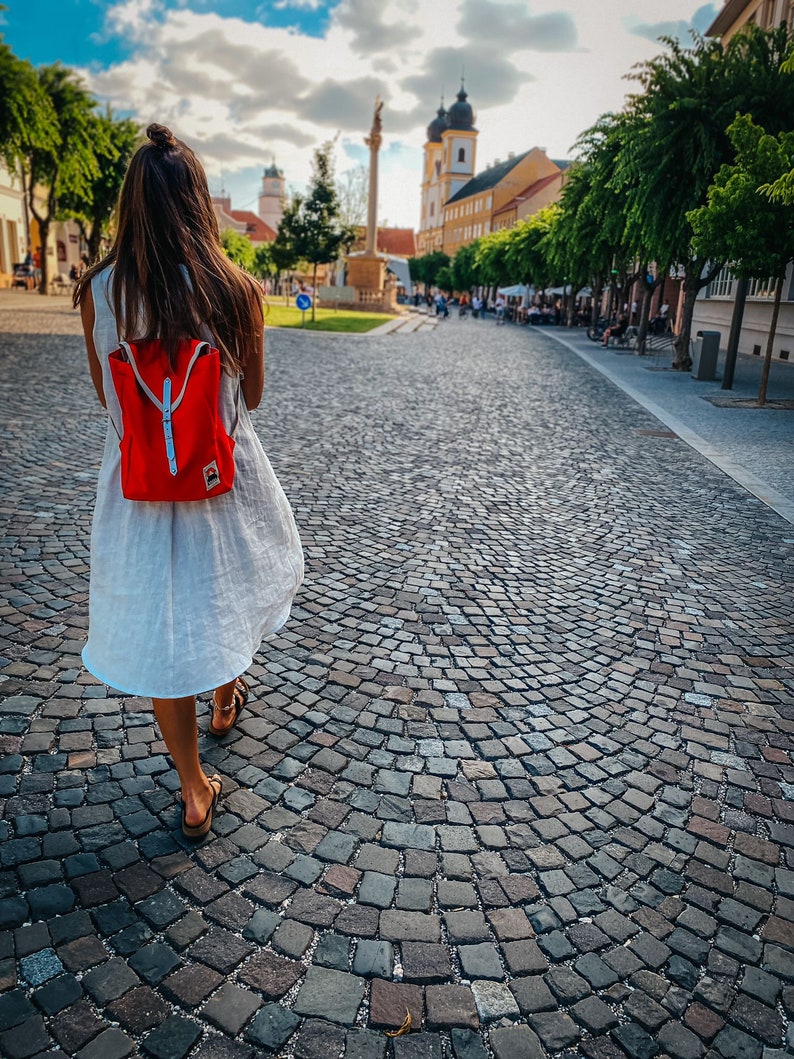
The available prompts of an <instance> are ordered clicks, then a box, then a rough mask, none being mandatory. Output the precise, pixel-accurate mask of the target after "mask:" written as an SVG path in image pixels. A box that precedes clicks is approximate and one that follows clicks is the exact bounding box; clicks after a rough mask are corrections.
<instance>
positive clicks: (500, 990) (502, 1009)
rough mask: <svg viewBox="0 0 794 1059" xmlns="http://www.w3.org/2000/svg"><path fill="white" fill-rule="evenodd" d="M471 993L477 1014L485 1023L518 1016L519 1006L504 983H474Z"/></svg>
mask: <svg viewBox="0 0 794 1059" xmlns="http://www.w3.org/2000/svg"><path fill="white" fill-rule="evenodd" d="M471 991H472V993H473V994H474V1002H475V1003H476V1005H477V1013H478V1014H479V1016H480V1019H481V1020H482V1021H483V1022H493V1021H494V1020H495V1019H501V1018H516V1017H517V1016H518V1014H519V1010H518V1004H517V1003H516V1000H515V998H514V996H513V994H512V993H511V992H510V990H509V989H508V988H507V986H506V985H504V984H503V983H502V982H490V981H477V982H472V983H471Z"/></svg>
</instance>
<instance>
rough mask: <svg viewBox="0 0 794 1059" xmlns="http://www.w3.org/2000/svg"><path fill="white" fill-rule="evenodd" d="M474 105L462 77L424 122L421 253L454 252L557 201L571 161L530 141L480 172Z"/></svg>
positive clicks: (419, 239) (419, 235) (418, 238)
mask: <svg viewBox="0 0 794 1059" xmlns="http://www.w3.org/2000/svg"><path fill="white" fill-rule="evenodd" d="M474 122H475V113H474V109H473V107H472V105H471V103H469V101H468V94H467V92H466V89H465V87H464V85H463V83H461V87H460V91H459V92H458V94H457V96H456V98H455V102H454V103H453V104H452V106H451V107H450V108H449V110H445V109H444V104H443V101H442V103H441V106H440V107H439V108H438V111H437V112H436V116H435V117H434V118H433V120H432V121H431V122H430V124H429V125H428V126H427V140H426V142H425V146H424V159H423V170H422V205H421V216H420V222H419V231H418V233H417V238H416V242H417V254H419V255H420V256H422V255H424V254H429V253H432V252H433V251H434V250H443V251H444V253H446V254H448V255H449V256H450V257H454V255H455V253H456V251H457V250H458V249H459V248H460V247H461V246H466V245H467V244H468V243H471V242H473V241H474V240H475V239H479V238H480V237H481V236H483V235H488V233H489V232H492V231H496V230H497V229H499V228H506V227H512V226H513V225H514V224H516V223H517V222H518V221H519V220H523V219H524V218H525V217H529V216H531V215H532V214H533V213H537V211H538V210H539V209H542V208H543V207H544V206H548V205H549V204H550V203H552V202H556V201H557V199H559V197H560V192H561V190H562V187H563V185H564V183H565V174H566V170H567V169H568V166H569V163H568V162H567V161H561V160H553V159H551V158H549V157H548V155H547V154H546V152H545V150H544V149H543V148H542V147H532V148H530V149H529V150H526V151H524V152H522V153H521V154H516V153H515V152H510V153H509V154H508V156H507V158H506V159H505V160H501V159H499V158H497V159H496V160H495V161H494V162H493V163H489V164H488V165H486V167H485V169H483V170H481V171H480V172H479V173H478V172H477V168H476V161H477V136H478V134H479V130H478V129H477V128H476V127H475V125H474Z"/></svg>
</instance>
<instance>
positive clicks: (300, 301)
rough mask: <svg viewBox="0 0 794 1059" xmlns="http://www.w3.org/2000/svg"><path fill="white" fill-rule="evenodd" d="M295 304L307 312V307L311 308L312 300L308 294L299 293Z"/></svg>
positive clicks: (303, 311)
mask: <svg viewBox="0 0 794 1059" xmlns="http://www.w3.org/2000/svg"><path fill="white" fill-rule="evenodd" d="M295 304H296V305H297V306H298V308H299V309H300V311H301V312H302V313H305V312H306V310H307V309H311V307H312V300H311V298H310V297H309V295H308V294H299V295H298V297H297V298H296V299H295Z"/></svg>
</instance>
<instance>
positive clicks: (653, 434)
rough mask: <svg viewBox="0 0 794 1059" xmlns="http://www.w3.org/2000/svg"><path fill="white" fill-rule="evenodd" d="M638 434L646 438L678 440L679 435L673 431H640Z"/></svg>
mask: <svg viewBox="0 0 794 1059" xmlns="http://www.w3.org/2000/svg"><path fill="white" fill-rule="evenodd" d="M637 433H638V434H642V435H643V437H646V438H677V437H678V434H674V433H673V431H672V430H638V431H637Z"/></svg>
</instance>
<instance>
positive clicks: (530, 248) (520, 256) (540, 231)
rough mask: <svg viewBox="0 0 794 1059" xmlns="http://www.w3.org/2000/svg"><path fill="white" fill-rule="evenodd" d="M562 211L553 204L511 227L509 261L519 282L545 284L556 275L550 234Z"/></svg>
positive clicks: (507, 257)
mask: <svg viewBox="0 0 794 1059" xmlns="http://www.w3.org/2000/svg"><path fill="white" fill-rule="evenodd" d="M559 215H560V207H559V206H558V205H556V204H553V205H551V206H546V207H545V208H544V209H542V210H538V212H537V213H533V214H532V216H531V217H527V218H526V219H525V220H522V221H519V222H518V224H516V225H515V226H514V227H513V228H510V229H508V231H509V237H508V239H507V240H506V246H505V264H506V266H507V268H508V270H509V273H510V275H511V276H512V278H513V280H514V281H515V282H519V283H525V284H530V283H534V284H535V286H536V287H545V286H546V285H547V283H548V282H549V281H550V280H553V279H554V270H553V266H552V264H551V262H550V259H549V249H550V240H549V237H550V234H551V232H552V229H553V228H554V226H555V224H556V222H557V220H558V218H559Z"/></svg>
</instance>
